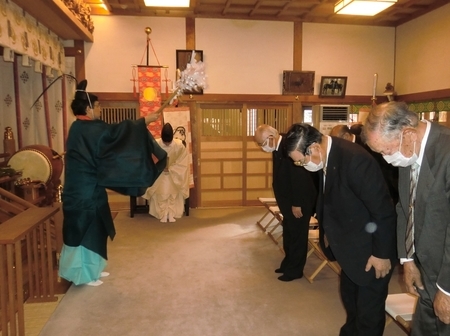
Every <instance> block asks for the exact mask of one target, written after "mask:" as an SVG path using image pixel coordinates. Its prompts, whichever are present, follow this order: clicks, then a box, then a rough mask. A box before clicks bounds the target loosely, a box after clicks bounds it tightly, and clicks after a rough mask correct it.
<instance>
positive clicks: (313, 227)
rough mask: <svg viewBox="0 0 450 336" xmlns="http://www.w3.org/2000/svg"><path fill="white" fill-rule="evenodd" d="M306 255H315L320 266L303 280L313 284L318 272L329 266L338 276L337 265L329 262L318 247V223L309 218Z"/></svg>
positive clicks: (338, 268) (313, 218)
mask: <svg viewBox="0 0 450 336" xmlns="http://www.w3.org/2000/svg"><path fill="white" fill-rule="evenodd" d="M308 246H309V250H308V254H307V258H309V257H310V256H311V254H315V255H316V256H317V257H318V258H319V259H320V260H322V262H321V263H320V265H319V266H318V267H317V268H316V269H315V271H314V272H313V273H312V274H311V275H310V276H307V275H305V278H306V279H307V280H308V281H309V282H310V283H313V281H314V278H315V277H316V276H317V274H319V272H320V271H321V270H322V269H323V268H324V267H325V266H327V265H328V266H329V267H330V268H331V269H332V270H333V271H334V272H336V274H340V273H341V270H340V267H339V265H337V263H336V262H334V261H330V260H328V259H327V257H326V256H325V255H324V254H323V252H322V250H321V249H320V246H319V223H318V221H317V219H316V218H315V217H311V220H310V222H309V233H308Z"/></svg>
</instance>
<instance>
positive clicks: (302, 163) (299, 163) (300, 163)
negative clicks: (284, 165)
mask: <svg viewBox="0 0 450 336" xmlns="http://www.w3.org/2000/svg"><path fill="white" fill-rule="evenodd" d="M303 155H304V157H303V159H301V160H297V161H294V165H296V166H298V167H304V166H306V165H307V164H308V162H307V161H306V157H307V156H311V151H310V149H309V147H308V148H307V149H306V151H305V154H303ZM309 161H311V157H310V158H309Z"/></svg>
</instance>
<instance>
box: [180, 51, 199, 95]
mask: <svg viewBox="0 0 450 336" xmlns="http://www.w3.org/2000/svg"><path fill="white" fill-rule="evenodd" d="M192 51H193V50H180V49H177V50H176V61H177V62H176V65H177V75H176V80H178V77H179V75H178V74H179V73H180V72H181V71H183V70H184V69H186V66H187V64H188V63H190V62H191V57H192ZM195 59H196V60H197V61H203V50H195ZM184 94H203V89H202V88H199V90H198V91H196V90H192V91H184Z"/></svg>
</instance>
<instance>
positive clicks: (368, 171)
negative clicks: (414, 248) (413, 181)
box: [286, 124, 396, 336]
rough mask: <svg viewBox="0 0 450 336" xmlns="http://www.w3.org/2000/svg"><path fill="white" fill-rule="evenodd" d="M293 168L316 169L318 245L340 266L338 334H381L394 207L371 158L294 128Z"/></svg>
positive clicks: (289, 142) (289, 147)
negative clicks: (342, 316) (343, 313)
mask: <svg viewBox="0 0 450 336" xmlns="http://www.w3.org/2000/svg"><path fill="white" fill-rule="evenodd" d="M286 151H287V153H288V155H289V156H290V157H291V158H292V160H294V164H296V165H299V166H303V167H304V168H305V169H307V170H309V171H318V172H319V175H320V176H321V177H320V178H319V181H320V184H321V186H320V188H319V198H318V204H317V210H316V212H317V216H318V220H319V228H320V244H321V247H322V249H323V250H324V253H325V254H326V255H327V257H328V258H329V259H331V260H334V258H335V260H337V262H338V263H339V265H340V266H341V268H342V271H341V281H340V293H341V298H342V302H343V304H344V307H345V310H346V313H347V319H346V322H345V324H344V325H343V326H342V328H341V330H340V334H339V335H341V336H350V335H351V336H361V335H364V336H369V335H370V336H381V335H383V331H384V325H385V300H386V297H387V294H388V285H389V280H390V277H391V275H392V269H393V266H392V265H393V261H394V260H395V255H396V251H395V209H394V205H393V203H392V201H391V197H390V195H389V192H388V189H387V187H386V184H385V183H380V181H382V180H383V175H382V173H381V170H380V167H379V166H378V164H377V163H376V161H375V159H374V158H373V157H372V156H371V155H370V154H369V153H368V152H367V151H366V150H364V149H363V148H362V147H361V146H359V145H356V144H354V143H352V142H350V141H347V140H344V139H340V138H335V137H333V138H332V137H330V136H327V135H323V134H321V133H320V132H319V131H318V130H317V129H315V128H314V127H312V126H310V125H308V124H294V125H293V126H292V127H291V129H290V130H289V131H288V133H287V134H286Z"/></svg>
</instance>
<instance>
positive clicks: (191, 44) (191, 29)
mask: <svg viewBox="0 0 450 336" xmlns="http://www.w3.org/2000/svg"><path fill="white" fill-rule="evenodd" d="M186 49H187V50H194V49H195V19H194V18H191V17H187V18H186Z"/></svg>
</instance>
